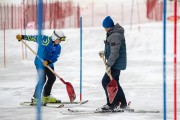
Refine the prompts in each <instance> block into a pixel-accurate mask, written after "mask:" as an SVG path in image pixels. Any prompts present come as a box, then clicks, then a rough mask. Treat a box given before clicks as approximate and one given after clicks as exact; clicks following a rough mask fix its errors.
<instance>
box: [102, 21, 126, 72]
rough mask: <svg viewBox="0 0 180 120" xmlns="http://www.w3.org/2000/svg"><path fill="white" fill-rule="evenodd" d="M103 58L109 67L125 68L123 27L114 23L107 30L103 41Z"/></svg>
mask: <svg viewBox="0 0 180 120" xmlns="http://www.w3.org/2000/svg"><path fill="white" fill-rule="evenodd" d="M105 58H106V60H107V65H108V66H109V67H112V68H115V69H118V70H125V69H126V64H127V63H126V61H127V60H126V59H127V58H126V42H125V37H124V29H123V27H121V26H120V25H119V24H116V25H115V26H114V27H113V28H112V29H110V30H109V31H108V32H107V38H106V41H105Z"/></svg>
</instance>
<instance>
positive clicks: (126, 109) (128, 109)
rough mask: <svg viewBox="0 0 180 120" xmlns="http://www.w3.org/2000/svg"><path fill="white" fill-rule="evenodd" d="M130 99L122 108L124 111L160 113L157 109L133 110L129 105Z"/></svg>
mask: <svg viewBox="0 0 180 120" xmlns="http://www.w3.org/2000/svg"><path fill="white" fill-rule="evenodd" d="M130 105H131V101H129V102H128V106H127V107H126V108H125V109H124V111H125V112H133V113H160V111H159V110H135V109H133V108H131V107H130Z"/></svg>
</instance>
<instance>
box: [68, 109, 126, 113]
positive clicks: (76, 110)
mask: <svg viewBox="0 0 180 120" xmlns="http://www.w3.org/2000/svg"><path fill="white" fill-rule="evenodd" d="M68 112H70V113H74V114H96V113H121V112H124V110H122V109H118V110H115V111H111V110H102V109H101V108H98V109H96V110H91V111H90V110H78V109H68Z"/></svg>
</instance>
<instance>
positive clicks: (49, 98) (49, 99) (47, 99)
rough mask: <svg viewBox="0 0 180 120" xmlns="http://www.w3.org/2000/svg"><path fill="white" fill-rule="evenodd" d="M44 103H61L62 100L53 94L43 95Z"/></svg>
mask: <svg viewBox="0 0 180 120" xmlns="http://www.w3.org/2000/svg"><path fill="white" fill-rule="evenodd" d="M42 103H61V100H58V99H57V98H55V97H53V96H52V95H49V96H42Z"/></svg>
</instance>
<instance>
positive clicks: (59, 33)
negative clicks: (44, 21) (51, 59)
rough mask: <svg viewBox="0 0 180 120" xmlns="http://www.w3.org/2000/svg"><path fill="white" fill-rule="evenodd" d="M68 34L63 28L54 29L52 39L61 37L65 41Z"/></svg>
mask: <svg viewBox="0 0 180 120" xmlns="http://www.w3.org/2000/svg"><path fill="white" fill-rule="evenodd" d="M65 38H66V36H65V35H64V33H63V32H62V31H61V30H54V31H53V34H52V41H55V40H57V39H60V40H61V41H65Z"/></svg>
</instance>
